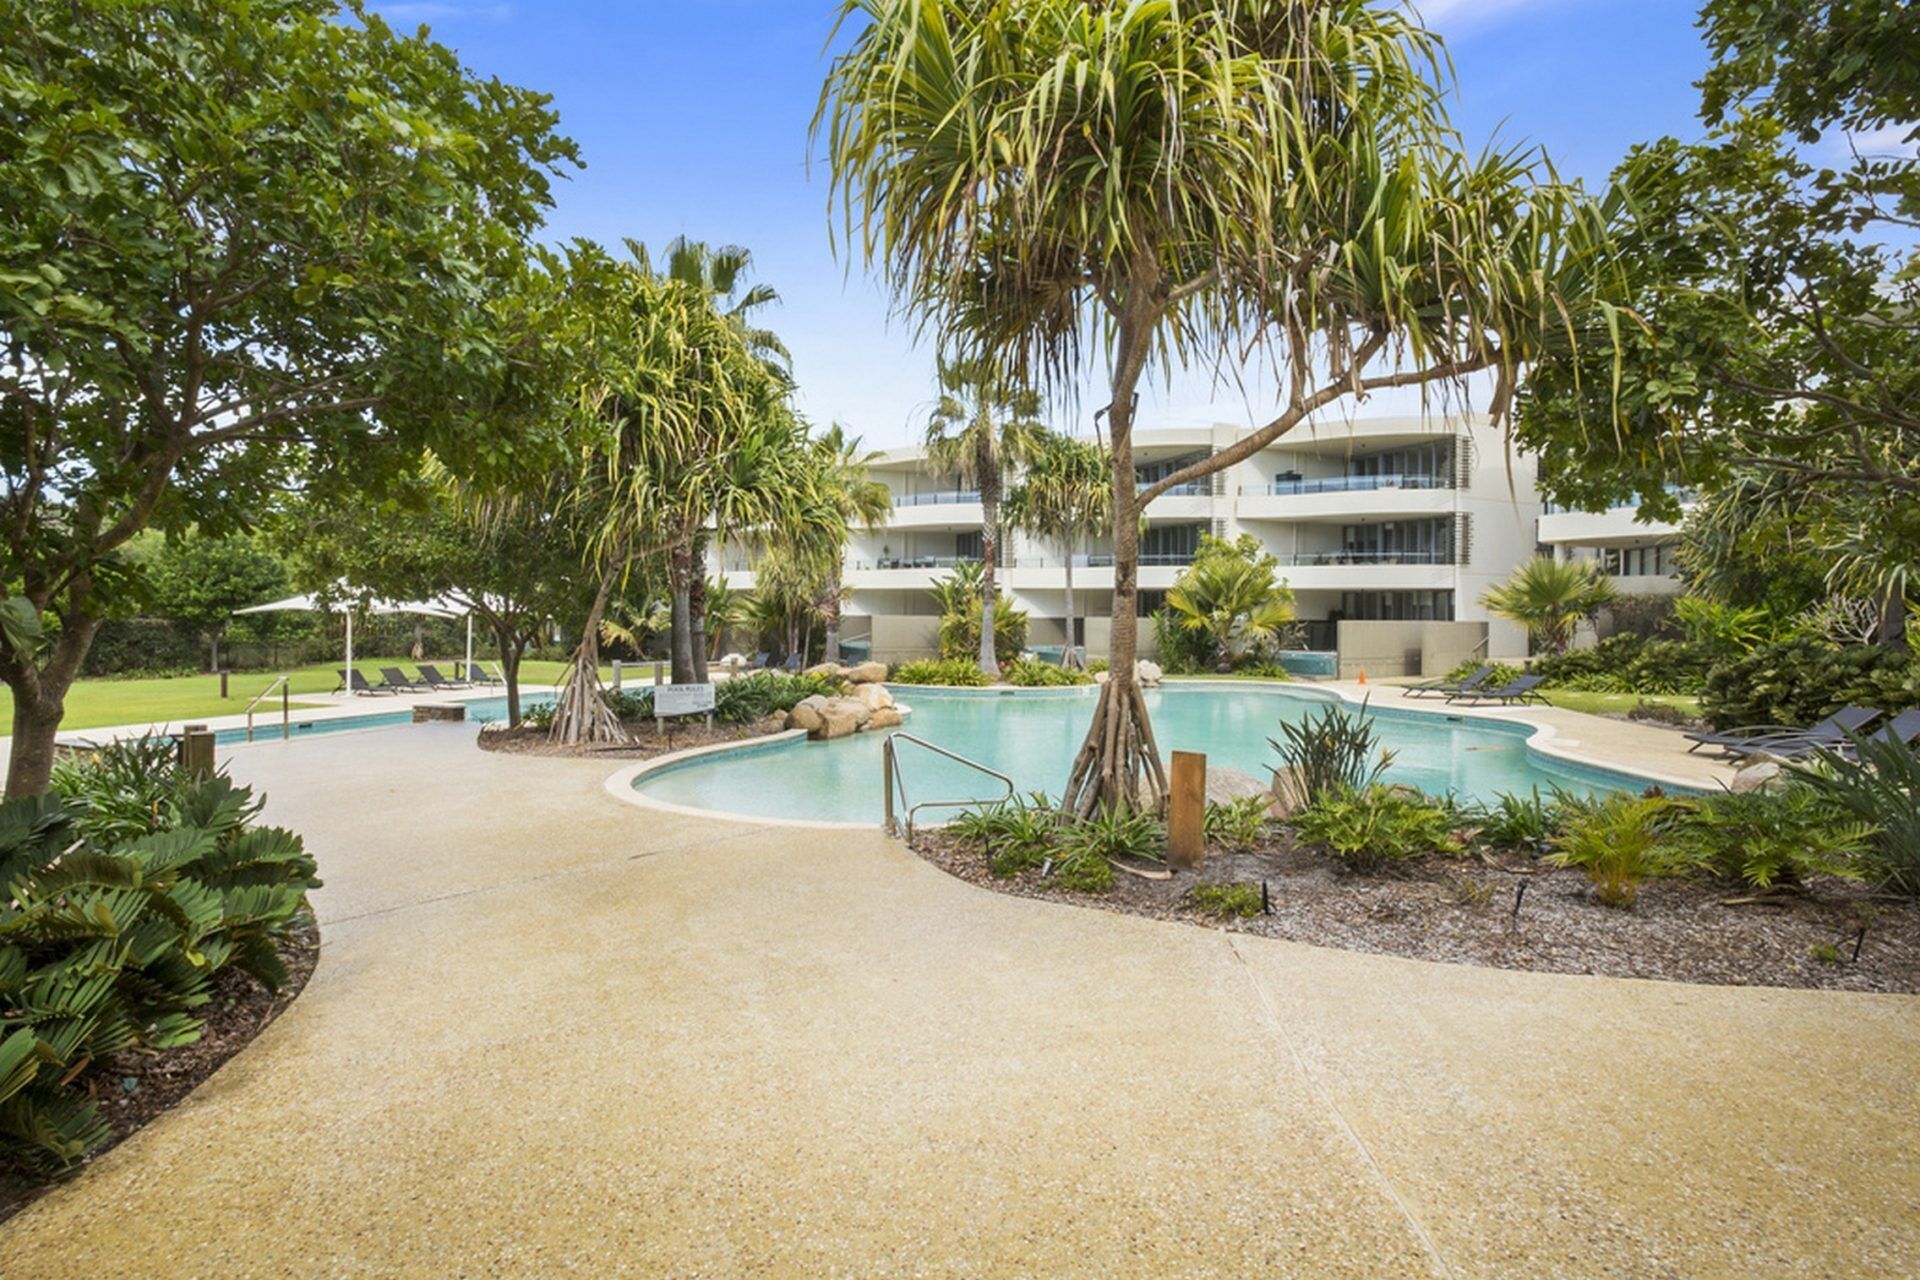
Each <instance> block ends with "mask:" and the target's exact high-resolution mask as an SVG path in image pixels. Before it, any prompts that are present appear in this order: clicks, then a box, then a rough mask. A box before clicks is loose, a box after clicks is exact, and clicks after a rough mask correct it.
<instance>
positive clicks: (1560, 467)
mask: <svg viewBox="0 0 1920 1280" xmlns="http://www.w3.org/2000/svg"><path fill="white" fill-rule="evenodd" d="M1702 24H1703V26H1704V27H1705V28H1706V31H1707V34H1708V40H1709V43H1710V44H1711V46H1712V47H1713V49H1714V51H1715V53H1716V55H1717V56H1718V57H1719V58H1720V59H1721V61H1720V62H1719V64H1718V65H1717V66H1716V67H1715V68H1714V69H1713V70H1712V71H1710V72H1709V74H1708V76H1707V79H1706V80H1705V82H1704V86H1703V87H1704V91H1705V99H1704V103H1703V111H1702V114H1703V115H1704V116H1705V118H1706V119H1707V121H1708V122H1709V123H1710V124H1711V125H1713V126H1714V128H1713V129H1712V130H1711V131H1710V132H1709V133H1708V134H1707V135H1706V137H1705V138H1703V139H1701V140H1699V141H1692V142H1688V141H1682V140H1679V139H1676V138H1671V137H1669V138H1661V139H1658V140H1656V141H1654V142H1650V143H1647V144H1645V145H1643V146H1639V147H1635V148H1634V149H1633V150H1632V151H1631V152H1629V153H1628V155H1627V157H1626V159H1625V160H1624V161H1623V162H1622V163H1621V165H1620V166H1619V168H1618V169H1617V170H1616V171H1615V174H1614V182H1615V185H1616V187H1617V188H1618V190H1619V192H1620V193H1621V195H1622V199H1621V201H1620V204H1619V207H1620V209H1621V211H1622V217H1621V219H1620V224H1619V226H1618V227H1617V228H1616V231H1615V234H1614V236H1613V240H1614V243H1615V246H1616V251H1617V253H1618V255H1619V260H1620V262H1621V264H1622V268H1623V270H1625V271H1626V273H1627V274H1628V275H1629V276H1630V277H1631V278H1632V279H1633V280H1635V281H1636V289H1635V292H1634V296H1633V298H1632V300H1631V301H1632V310H1631V319H1630V320H1623V321H1622V322H1620V323H1617V324H1613V325H1609V326H1604V327H1596V328H1595V329H1594V330H1593V331H1592V332H1591V333H1589V334H1587V335H1586V336H1585V338H1584V340H1583V341H1581V342H1579V343H1578V344H1577V345H1576V346H1575V347H1574V348H1572V349H1571V351H1572V352H1573V353H1577V354H1570V353H1569V352H1562V353H1559V354H1558V355H1557V356H1554V357H1551V358H1547V359H1543V360H1542V361H1541V362H1539V363H1538V364H1537V365H1536V366H1535V367H1534V368H1533V370H1532V371H1531V372H1530V375H1529V378H1528V381H1527V389H1526V394H1525V397H1524V399H1523V402H1522V413H1521V417H1520V422H1521V430H1520V432H1519V438H1520V440H1521V441H1522V442H1523V443H1524V444H1527V445H1529V446H1531V447H1534V448H1537V449H1539V450H1541V451H1542V453H1543V455H1544V456H1545V457H1546V459H1547V460H1548V465H1547V467H1546V468H1545V471H1544V474H1543V487H1545V488H1546V489H1547V491H1548V492H1549V493H1550V494H1551V495H1552V496H1553V497H1555V498H1556V499H1558V500H1560V501H1562V502H1565V503H1567V504H1569V505H1574V506H1583V507H1589V508H1592V507H1598V506H1603V505H1607V504H1609V503H1614V502H1619V501H1622V500H1626V499H1631V498H1634V497H1638V498H1639V499H1640V501H1641V502H1642V505H1643V509H1646V510H1648V511H1650V512H1651V513H1653V514H1665V515H1668V516H1671V515H1672V514H1673V513H1674V509H1675V504H1674V500H1673V498H1672V497H1671V495H1670V494H1668V493H1667V492H1666V486H1668V485H1670V484H1672V483H1673V482H1675V481H1680V482H1684V483H1687V484H1691V485H1694V486H1696V487H1699V488H1701V489H1703V490H1704V491H1706V492H1707V493H1708V495H1709V496H1712V495H1713V494H1716V493H1718V492H1720V491H1722V490H1727V489H1731V488H1735V487H1738V488H1739V489H1740V490H1741V497H1740V501H1741V504H1742V505H1743V506H1744V507H1745V508H1747V509H1748V511H1749V512H1753V513H1761V514H1763V515H1764V518H1765V520H1766V522H1768V523H1771V524H1775V525H1777V526H1780V527H1784V528H1786V529H1788V530H1789V531H1790V532H1791V534H1792V537H1793V539H1794V540H1795V541H1797V542H1798V543H1799V544H1800V545H1802V546H1803V547H1804V548H1806V549H1807V550H1808V551H1809V552H1810V553H1811V554H1812V555H1813V556H1814V557H1815V558H1817V559H1818V560H1819V561H1820V562H1821V563H1822V564H1823V566H1824V568H1825V572H1826V574H1827V587H1828V589H1830V590H1833V591H1839V592H1843V593H1845V594H1849V595H1860V596H1871V597H1873V598H1876V599H1877V600H1879V601H1880V602H1881V606H1882V608H1881V614H1882V629H1881V639H1882V640H1883V641H1884V642H1885V643H1887V644H1889V645H1893V646H1897V645H1898V643H1899V642H1900V639H1901V635H1902V633H1903V631H1904V630H1905V619H1906V611H1907V600H1908V598H1909V596H1910V595H1911V594H1912V593H1913V583H1914V581H1915V579H1916V575H1917V574H1920V270H1917V269H1916V260H1915V258H1914V256H1913V253H1912V235H1911V231H1912V229H1913V227H1914V226H1915V225H1916V220H1920V162H1916V160H1915V158H1914V155H1913V149H1912V147H1911V145H1909V146H1908V147H1906V149H1905V151H1904V153H1900V154H1884V153H1880V152H1876V151H1875V150H1873V149H1872V147H1871V144H1868V145H1867V146H1866V147H1865V148H1864V149H1862V148H1861V147H1860V146H1859V145H1858V144H1856V147H1855V153H1854V154H1853V156H1852V158H1851V159H1850V160H1848V161H1845V162H1842V163H1837V164H1833V165H1827V164H1820V163H1815V162H1813V161H1812V160H1810V159H1809V158H1808V156H1807V154H1805V153H1803V152H1802V151H1801V149H1800V148H1799V147H1798V146H1796V145H1795V140H1796V139H1797V140H1799V141H1800V142H1808V141H1815V140H1819V139H1821V138H1822V137H1823V135H1826V134H1827V133H1829V132H1830V131H1831V130H1833V129H1835V128H1850V129H1872V128H1878V127H1880V126H1883V125H1887V124H1891V123H1894V122H1900V123H1901V124H1902V125H1904V126H1906V127H1907V141H1908V143H1909V144H1910V143H1911V142H1912V141H1913V140H1914V139H1915V138H1916V137H1920V132H1915V128H1914V127H1913V126H1912V121H1913V119H1914V110H1915V97H1916V90H1915V88H1914V85H1915V84H1916V83H1917V82H1920V12H1917V11H1916V10H1915V8H1914V6H1912V5H1910V4H1905V3H1901V0H1848V2H1847V3H1836V2H1829V3H1821V4H1815V5H1782V4H1775V3H1763V2H1762V0H1711V2H1710V3H1708V4H1707V5H1706V6H1705V7H1704V8H1703V10H1702ZM1839 150H1840V148H1839V147H1835V146H1830V147H1828V148H1827V154H1833V153H1835V152H1838V151H1839Z"/></svg>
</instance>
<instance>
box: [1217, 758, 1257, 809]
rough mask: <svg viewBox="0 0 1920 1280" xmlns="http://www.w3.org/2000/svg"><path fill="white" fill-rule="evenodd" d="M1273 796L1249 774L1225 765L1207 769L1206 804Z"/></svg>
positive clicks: (1229, 802)
mask: <svg viewBox="0 0 1920 1280" xmlns="http://www.w3.org/2000/svg"><path fill="white" fill-rule="evenodd" d="M1271 794H1273V793H1272V792H1271V791H1270V790H1269V789H1268V788H1267V787H1266V786H1265V785H1263V784H1262V783H1261V781H1260V779H1258V778H1256V777H1254V776H1253V775H1252V774H1250V773H1243V772H1242V771H1240V770H1239V769H1233V768H1229V767H1228V766H1226V765H1218V764H1216V765H1211V766H1209V767H1208V769H1207V803H1208V804H1231V803H1232V802H1234V801H1235V800H1244V799H1246V798H1247V797H1248V796H1265V795H1271Z"/></svg>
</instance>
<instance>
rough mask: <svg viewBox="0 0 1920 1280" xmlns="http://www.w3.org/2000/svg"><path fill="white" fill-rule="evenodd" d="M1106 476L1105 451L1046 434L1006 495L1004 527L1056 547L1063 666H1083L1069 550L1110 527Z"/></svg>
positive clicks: (1087, 442) (1110, 504) (1110, 502)
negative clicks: (1061, 584)
mask: <svg viewBox="0 0 1920 1280" xmlns="http://www.w3.org/2000/svg"><path fill="white" fill-rule="evenodd" d="M1108 475H1109V471H1108V458H1107V451H1106V450H1105V449H1103V448H1101V447H1100V445H1098V444H1096V443H1094V442H1093V441H1090V440H1076V439H1074V438H1073V437H1071V436H1060V435H1051V434H1049V435H1048V436H1047V437H1046V438H1045V439H1044V440H1043V441H1041V442H1040V446H1039V448H1038V449H1037V451H1036V452H1035V453H1034V455H1033V458H1032V460H1031V461H1030V462H1029V463H1028V465H1027V470H1026V473H1025V474H1024V475H1023V476H1021V478H1020V481H1019V483H1017V484H1016V485H1014V487H1013V489H1012V490H1011V491H1010V492H1008V494H1007V506H1006V514H1007V523H1008V524H1010V525H1012V526H1013V527H1014V528H1016V529H1023V530H1025V531H1026V532H1028V533H1030V534H1033V535H1034V536H1035V537H1039V538H1046V539H1048V540H1050V541H1052V542H1053V543H1054V544H1055V545H1057V546H1058V547H1059V548H1060V564H1061V567H1062V570H1063V572H1064V573H1065V575H1066V589H1067V602H1066V603H1067V619H1066V621H1067V643H1066V644H1065V645H1064V646H1063V647H1062V649H1061V651H1060V665H1061V666H1063V667H1078V666H1080V665H1081V664H1082V663H1081V655H1080V649H1079V644H1080V637H1079V626H1078V619H1079V613H1078V611H1077V610H1076V609H1075V608H1074V600H1073V556H1074V548H1075V547H1077V546H1078V545H1079V544H1080V543H1081V542H1082V541H1084V540H1085V539H1087V538H1089V537H1091V536H1092V535H1093V534H1095V533H1098V532H1099V531H1100V530H1102V529H1105V528H1108V527H1110V525H1111V523H1112V512H1113V490H1112V488H1110V487H1109V486H1108V483H1107V477H1108Z"/></svg>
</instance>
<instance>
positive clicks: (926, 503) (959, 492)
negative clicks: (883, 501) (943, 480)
mask: <svg viewBox="0 0 1920 1280" xmlns="http://www.w3.org/2000/svg"><path fill="white" fill-rule="evenodd" d="M978 501H980V491H979V490H978V489H937V490H934V491H933V492H931V493H896V494H894V495H893V505H894V506H896V507H946V506H956V505H959V504H961V503H966V502H978Z"/></svg>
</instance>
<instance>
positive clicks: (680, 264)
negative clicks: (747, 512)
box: [627, 236, 792, 681]
mask: <svg viewBox="0 0 1920 1280" xmlns="http://www.w3.org/2000/svg"><path fill="white" fill-rule="evenodd" d="M627 247H628V249H629V251H630V252H631V253H632V254H633V257H634V261H635V262H637V263H639V264H640V266H641V268H642V269H643V270H646V271H650V272H654V273H656V274H658V275H659V276H661V277H662V278H663V279H667V280H673V281H677V282H679V283H681V284H684V285H686V286H688V288H690V289H692V290H695V291H696V292H697V293H698V294H699V295H700V296H702V297H704V298H706V299H707V301H708V303H709V304H710V305H712V306H713V308H714V309H715V310H717V311H718V312H719V313H720V314H721V315H723V316H725V317H726V319H727V320H728V322H729V323H731V324H732V325H733V326H734V327H735V328H736V329H737V330H738V331H739V335H740V338H741V340H742V341H743V342H744V343H745V344H746V348H747V350H748V352H750V353H751V354H752V355H753V357H754V358H755V359H757V360H759V361H760V362H761V363H762V364H763V365H764V366H765V367H766V370H767V373H768V375H769V377H771V378H772V379H774V380H775V382H777V383H779V384H782V385H784V384H786V383H787V382H788V381H789V376H788V370H789V366H790V364H791V361H792V357H791V355H790V354H789V353H788V351H787V348H786V345H785V344H784V343H783V342H781V340H780V337H779V335H778V334H776V333H774V332H773V330H771V329H767V328H764V327H762V326H760V325H759V324H757V323H756V317H757V315H758V313H760V312H761V311H764V310H765V309H766V308H768V307H770V306H775V305H777V304H778V303H779V301H780V295H779V294H778V293H776V292H775V291H774V289H773V287H772V286H771V285H766V284H752V283H749V278H750V277H751V275H752V273H753V255H752V254H751V253H749V252H748V251H747V250H746V249H743V248H741V247H740V246H739V245H719V246H713V245H709V244H707V243H705V242H704V241H700V240H691V239H688V238H687V237H686V236H676V237H675V238H674V239H673V240H671V241H669V242H668V243H667V247H666V251H665V253H664V254H663V255H662V256H661V258H660V260H659V262H657V263H656V262H655V261H654V259H653V257H652V255H651V254H649V253H648V251H647V249H646V246H645V245H642V244H640V243H638V242H637V241H628V242H627ZM730 514H732V513H729V512H724V511H720V510H716V511H715V512H714V516H715V518H716V519H717V520H720V525H719V528H720V532H721V534H722V535H723V540H724V535H725V534H726V532H727V523H726V521H725V519H724V517H726V516H728V515H730ZM667 580H668V586H669V590H670V593H671V602H672V605H673V614H672V617H673V623H672V631H671V632H670V634H669V637H668V639H669V651H670V652H671V654H672V657H673V669H674V679H675V680H679V681H691V680H705V679H706V676H707V670H706V668H707V656H708V649H707V638H706V633H707V622H708V617H707V615H708V603H707V590H706V588H707V575H706V536H705V530H704V528H703V526H701V525H695V526H694V527H693V528H692V529H690V530H683V531H681V532H680V533H678V534H676V536H675V538H674V540H673V541H672V543H671V545H669V547H668V549H667Z"/></svg>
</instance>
